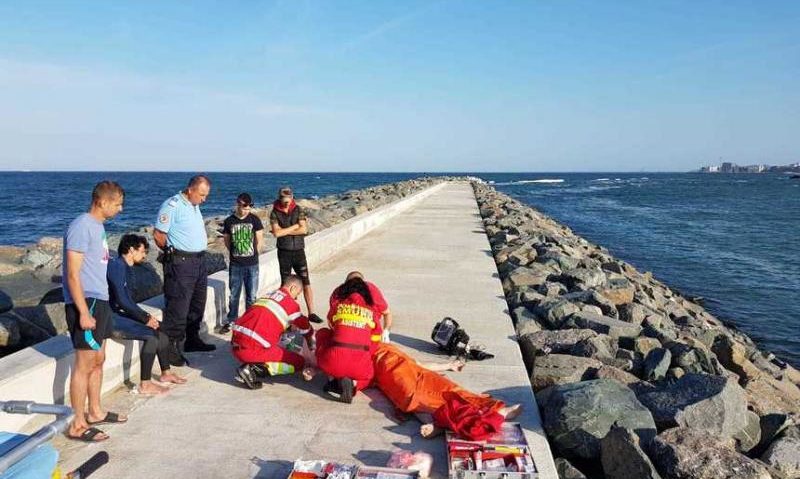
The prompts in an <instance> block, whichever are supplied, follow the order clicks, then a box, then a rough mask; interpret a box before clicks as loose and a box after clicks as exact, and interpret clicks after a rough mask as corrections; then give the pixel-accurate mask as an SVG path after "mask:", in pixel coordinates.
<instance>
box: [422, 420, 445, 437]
mask: <svg viewBox="0 0 800 479" xmlns="http://www.w3.org/2000/svg"><path fill="white" fill-rule="evenodd" d="M442 432H443V430H442V428H440V427H436V426H434V425H433V424H432V423H428V424H423V425H422V426H420V427H419V434H420V435H421V436H422V437H424V438H425V439H431V438H433V437H436V436H438V435H439V434H441V433H442Z"/></svg>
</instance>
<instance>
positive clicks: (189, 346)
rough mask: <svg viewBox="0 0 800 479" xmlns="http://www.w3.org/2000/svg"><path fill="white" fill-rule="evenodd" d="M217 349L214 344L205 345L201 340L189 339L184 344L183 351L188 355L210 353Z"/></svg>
mask: <svg viewBox="0 0 800 479" xmlns="http://www.w3.org/2000/svg"><path fill="white" fill-rule="evenodd" d="M216 349H217V347H216V346H214V345H213V344H208V343H204V342H203V340H202V339H200V338H191V339H187V340H186V342H185V343H184V344H183V351H184V352H186V353H197V352H199V353H208V352H211V351H216Z"/></svg>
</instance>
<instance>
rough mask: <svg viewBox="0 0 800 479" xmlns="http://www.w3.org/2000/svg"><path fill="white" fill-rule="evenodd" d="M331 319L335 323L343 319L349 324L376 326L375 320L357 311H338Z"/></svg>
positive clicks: (361, 326) (360, 326)
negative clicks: (356, 312)
mask: <svg viewBox="0 0 800 479" xmlns="http://www.w3.org/2000/svg"><path fill="white" fill-rule="evenodd" d="M331 321H332V322H334V323H336V322H339V321H341V322H343V323H345V324H346V325H347V326H355V327H359V328H363V327H364V326H369V328H370V329H372V328H374V327H375V321H373V320H371V319H369V318H365V317H364V316H361V315H360V314H355V313H337V314H336V315H335V316H334V317H333V318H331Z"/></svg>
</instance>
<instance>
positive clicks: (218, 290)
mask: <svg viewBox="0 0 800 479" xmlns="http://www.w3.org/2000/svg"><path fill="white" fill-rule="evenodd" d="M208 286H209V287H210V288H211V289H212V290H213V291H214V309H215V310H216V316H215V317H216V318H220V320H221V318H224V317H225V316H226V315H227V313H228V304H227V297H228V295H227V286H226V284H225V282H224V281H222V280H219V279H211V278H208ZM217 326H219V324H217Z"/></svg>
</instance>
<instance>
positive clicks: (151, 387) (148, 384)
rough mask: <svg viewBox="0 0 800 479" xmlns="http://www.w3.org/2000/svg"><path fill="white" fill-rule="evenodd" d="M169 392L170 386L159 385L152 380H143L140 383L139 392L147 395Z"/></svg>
mask: <svg viewBox="0 0 800 479" xmlns="http://www.w3.org/2000/svg"><path fill="white" fill-rule="evenodd" d="M167 392H169V388H167V387H164V386H159V385H158V384H156V383H154V382H152V381H142V383H141V384H139V394H143V395H145V396H160V395H162V394H166V393H167Z"/></svg>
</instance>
